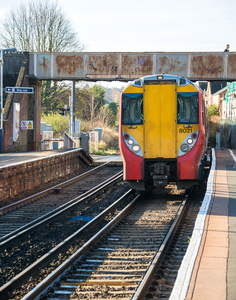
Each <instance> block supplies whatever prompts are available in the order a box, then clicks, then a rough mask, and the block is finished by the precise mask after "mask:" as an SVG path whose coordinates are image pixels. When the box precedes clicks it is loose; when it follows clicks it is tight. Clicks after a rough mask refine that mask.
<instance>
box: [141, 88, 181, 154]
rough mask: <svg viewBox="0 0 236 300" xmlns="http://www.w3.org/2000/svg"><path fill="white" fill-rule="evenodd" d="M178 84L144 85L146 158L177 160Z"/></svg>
mask: <svg viewBox="0 0 236 300" xmlns="http://www.w3.org/2000/svg"><path fill="white" fill-rule="evenodd" d="M176 119H177V84H176V83H171V84H166V83H164V84H160V83H151V84H148V83H147V84H144V158H158V157H162V158H176V157H177V150H176V130H177V129H176V128H177V121H176Z"/></svg>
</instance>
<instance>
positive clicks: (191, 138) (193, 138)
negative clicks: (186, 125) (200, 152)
mask: <svg viewBox="0 0 236 300" xmlns="http://www.w3.org/2000/svg"><path fill="white" fill-rule="evenodd" d="M198 136H199V131H198V130H196V131H195V132H193V133H191V134H189V135H188V136H186V138H185V139H184V140H183V141H182V143H181V145H180V147H179V151H178V157H180V156H182V155H185V154H186V153H187V152H188V151H190V150H191V149H192V148H193V147H194V145H195V144H196V142H197V139H198Z"/></svg>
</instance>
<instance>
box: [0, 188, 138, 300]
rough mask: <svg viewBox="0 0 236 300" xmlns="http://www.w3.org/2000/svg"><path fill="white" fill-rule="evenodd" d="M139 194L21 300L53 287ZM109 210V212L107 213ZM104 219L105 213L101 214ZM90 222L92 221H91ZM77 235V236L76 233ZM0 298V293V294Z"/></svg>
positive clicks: (130, 205)
mask: <svg viewBox="0 0 236 300" xmlns="http://www.w3.org/2000/svg"><path fill="white" fill-rule="evenodd" d="M132 192H133V191H132V190H129V191H128V192H127V193H126V194H125V195H123V196H122V197H120V198H119V199H118V200H117V201H116V202H115V203H114V204H113V205H112V206H113V209H114V208H115V207H116V206H117V205H118V201H119V202H120V201H122V200H123V198H124V197H127V196H128V195H129V194H131V193H132ZM140 196H141V194H139V195H137V196H136V197H135V198H134V199H133V200H132V201H131V202H130V203H129V204H128V205H127V206H126V207H125V208H124V209H123V210H122V211H121V212H120V213H119V214H118V215H117V216H115V217H114V218H113V219H112V220H111V221H110V222H109V223H108V224H107V225H105V226H104V227H103V228H102V229H101V230H100V231H99V232H98V233H96V234H95V235H94V236H93V237H92V238H91V239H90V240H89V241H87V242H86V243H85V244H84V245H83V246H82V247H81V248H80V249H78V250H77V251H76V252H75V253H73V254H72V255H71V256H70V257H69V258H68V259H67V260H66V261H65V262H63V263H62V264H61V265H60V266H59V267H58V268H56V269H55V270H54V271H53V272H52V273H51V274H50V275H48V276H47V277H46V278H45V279H44V280H43V281H42V282H41V283H39V284H38V285H37V286H36V287H35V288H34V289H33V290H32V291H30V292H29V293H28V294H27V295H25V296H24V297H23V298H22V300H31V299H32V300H33V299H39V297H40V295H41V294H42V293H43V292H45V291H46V290H47V289H48V288H49V287H50V286H53V284H54V282H55V281H57V279H58V277H60V276H62V275H64V274H65V273H66V271H67V270H68V269H69V268H70V267H71V266H72V265H73V264H74V263H75V262H76V261H77V260H78V259H79V258H81V256H82V255H84V254H85V253H86V252H87V251H88V250H89V248H90V247H91V246H93V245H94V244H95V243H96V242H97V241H98V240H99V239H100V238H101V237H102V236H103V235H105V234H106V233H107V232H108V231H109V230H110V229H111V228H112V227H113V226H115V225H116V224H117V223H118V222H119V221H120V220H121V219H122V218H123V217H124V216H125V215H126V214H127V212H128V211H129V210H130V209H131V208H132V207H133V206H134V205H135V204H136V203H137V201H138V199H139V198H140ZM108 210H109V211H108ZM111 210H112V209H111V208H110V207H109V208H108V209H106V213H108V212H110V211H111ZM101 214H102V215H103V217H104V215H105V211H104V212H102V213H101ZM100 218H101V217H100V215H99V216H97V220H96V221H97V222H98V221H99V220H100ZM91 222H92V221H91ZM77 234H79V233H78V232H77ZM0 291H1V290H0ZM0 296H1V293H0Z"/></svg>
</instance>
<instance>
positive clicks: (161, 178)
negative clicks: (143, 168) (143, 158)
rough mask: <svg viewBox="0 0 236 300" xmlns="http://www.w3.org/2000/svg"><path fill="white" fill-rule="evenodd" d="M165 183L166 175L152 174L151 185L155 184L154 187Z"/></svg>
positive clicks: (166, 180)
mask: <svg viewBox="0 0 236 300" xmlns="http://www.w3.org/2000/svg"><path fill="white" fill-rule="evenodd" d="M167 183H168V176H167V175H154V176H153V186H155V187H161V186H166V185H167Z"/></svg>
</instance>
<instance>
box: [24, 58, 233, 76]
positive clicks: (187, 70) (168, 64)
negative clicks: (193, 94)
mask: <svg viewBox="0 0 236 300" xmlns="http://www.w3.org/2000/svg"><path fill="white" fill-rule="evenodd" d="M160 73H165V74H174V75H177V76H183V77H187V78H189V79H191V80H209V81H210V80H227V81H232V80H236V52H230V53H229V52H192V53H189V52H188V53H187V52H186V53H167V52H159V53H157V52H153V53H151V52H150V53H149V52H144V53H138V52H137V53H135V52H133V53H131V52H127V53H125V52H114V53H111V52H107V53H88V52H70V53H29V76H30V77H34V78H38V79H44V80H47V79H48V80H49V79H52V80H108V81H112V80H120V81H128V80H133V79H136V78H139V77H143V76H146V75H150V74H160Z"/></svg>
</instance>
